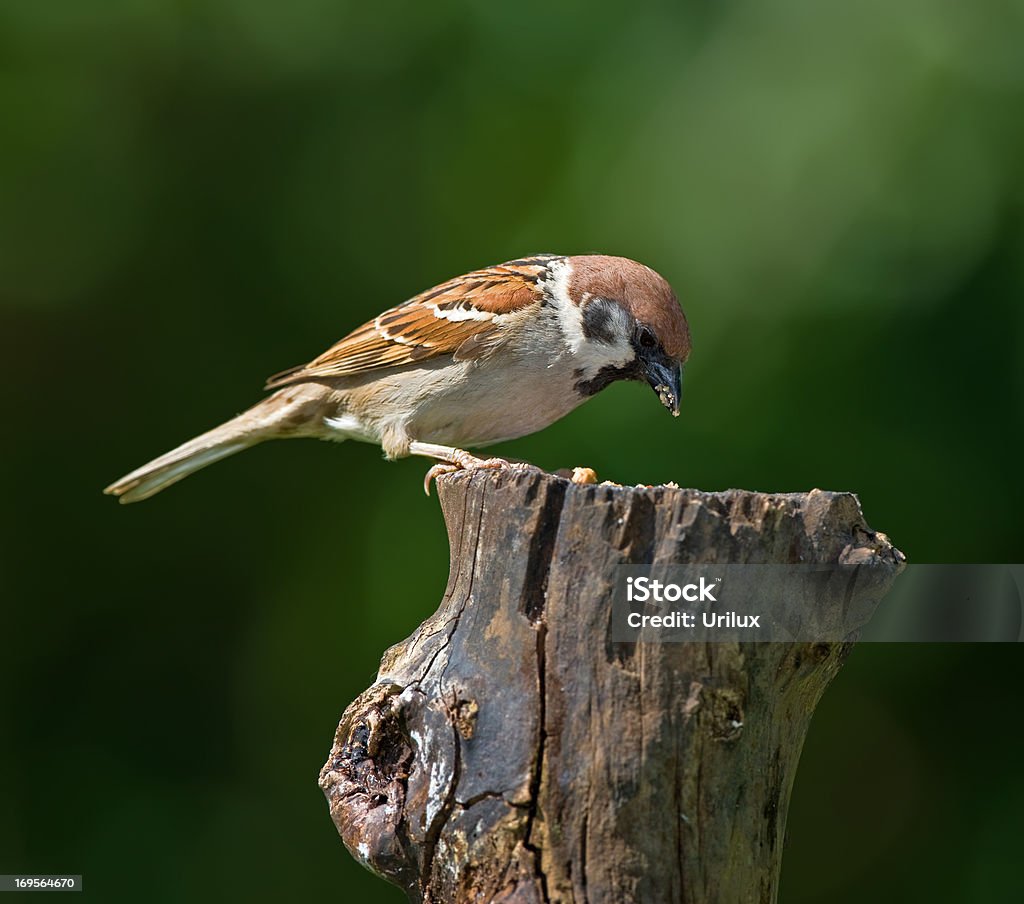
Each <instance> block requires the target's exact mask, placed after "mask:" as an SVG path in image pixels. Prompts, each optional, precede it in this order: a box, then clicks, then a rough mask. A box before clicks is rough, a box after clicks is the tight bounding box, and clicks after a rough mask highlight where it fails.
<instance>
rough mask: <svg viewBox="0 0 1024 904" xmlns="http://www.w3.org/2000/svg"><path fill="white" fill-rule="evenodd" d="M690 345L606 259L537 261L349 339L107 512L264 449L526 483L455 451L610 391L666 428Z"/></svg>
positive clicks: (652, 299)
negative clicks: (271, 443) (627, 396)
mask: <svg viewBox="0 0 1024 904" xmlns="http://www.w3.org/2000/svg"><path fill="white" fill-rule="evenodd" d="M689 354H690V329H689V326H688V324H687V321H686V317H685V315H684V314H683V311H682V309H681V308H680V306H679V302H678V301H677V299H676V296H675V294H674V293H673V291H672V288H671V287H670V286H669V284H668V283H667V282H666V281H665V280H664V279H663V278H662V277H661V276H659V275H658V274H657V273H655V272H654V271H653V270H651V269H650V268H649V267H646V266H644V265H643V264H639V263H637V262H636V261H632V260H628V259H627V258H623V257H610V256H607V255H601V254H593V255H574V256H566V255H557V254H538V255H535V256H532V257H524V258H520V259H518V260H512V261H507V262H506V263H503V264H498V265H496V266H493V267H485V268H484V269H482V270H474V271H472V272H471V273H466V274H465V275H463V276H457V277H455V278H454V279H450V280H448V281H447V282H444V283H441V284H440V285H438V286H435V287H434V288H432V289H428V290H427V291H426V292H423V293H421V294H420V295H417V296H415V297H414V298H411V299H409V300H408V301H406V302H405V303H404V304H400V305H398V306H397V307H393V308H390V309H389V310H387V311H384V313H382V314H380V315H379V316H378V317H376V318H375V319H374V320H371V321H370V322H368V323H365V324H363V326H361V327H359V328H358V329H356V330H354V331H353V332H351V333H349V334H348V335H347V336H345V338H344V339H341V340H340V341H339V342H337V343H336V344H334V345H333V346H331V347H330V348H329V349H328V350H327V351H325V352H324V353H323V354H322V355H320V356H319V357H318V358H314V359H313V360H312V361H310V362H309V363H308V364H303V365H300V366H298V367H293V368H290V369H289V370H286V371H283V372H281V373H279V374H275V375H274V376H272V377H270V379H269V380H267V383H266V387H265V388H266V389H268V390H273V393H272V394H271V395H269V396H267V397H266V398H264V399H263V400H262V401H261V402H258V403H257V404H256V405H254V406H253V407H252V408H249V409H248V410H247V411H243V412H242V413H241V414H239V415H238V416H237V417H234V418H232V419H231V420H229V421H227V422H226V423H224V424H222V425H221V426H219V427H215V428H214V429H213V430H210V431H208V432H207V433H203V434H202V435H201V436H197V437H196V438H195V439H192V440H189V441H188V442H187V443H184V444H183V445H181V446H178V447H177V448H176V449H172V450H171V451H170V452H168V453H167V454H166V455H161V456H160V457H159V458H157V459H154V460H153V461H151V462H149V463H148V464H146V465H143V466H142V467H141V468H138V469H137V470H135V471H132V472H131V473H130V474H128V475H126V476H124V477H122V478H121V479H120V480H118V481H116V482H115V483H112V484H111V485H110V486H109V487H107V488H106V490H105V491H104V492H106V493H108V494H110V495H112V496H117V497H119V498H120V501H121V502H139V501H140V500H143V499H148V498H149V497H150V496H152V495H154V494H155V493H158V492H160V490H162V489H164V488H165V487H168V486H170V485H171V484H172V483H176V482H177V481H179V480H181V479H182V478H184V477H187V476H188V475H189V474H192V473H193V472H195V471H198V470H199V469H200V468H205V467H206V466H207V465H210V464H213V463H214V462H215V461H219V460H220V459H222V458H227V457H228V456H229V455H234V454H235V453H236V452H241V451H242V450H243V449H247V448H249V447H250V446H253V445H256V444H257V443H261V442H263V441H265V440H269V439H290V438H292V437H312V438H314V439H324V440H335V441H341V440H361V441H364V442H371V443H376V444H378V445H380V446H381V447H382V449H383V451H384V455H385V457H386V458H388V459H392V460H393V459H397V458H403V457H405V456H409V455H418V456H423V457H426V458H430V459H434V460H435V461H436V462H437V464H436V465H435V466H434V467H432V468H431V469H430V471H428V473H427V477H426V480H425V482H424V488H425V489H426V491H427V492H428V493H429V491H430V480H431V478H432V477H436V476H437V475H438V474H440V473H445V472H447V471H453V470H458V469H463V468H465V469H476V468H508V467H516V466H525V467H530V466H529V465H519V464H518V463H515V464H514V463H510V462H508V461H506V460H504V459H500V458H487V459H481V458H478V457H476V456H475V455H473V454H471V453H470V452H468V451H466V449H467V448H479V447H482V446H487V445H489V444H491V443H497V442H501V441H503V440H509V439H514V438H516V437H519V436H525V435H526V434H529V433H533V432H535V431H537V430H541V429H543V428H544V427H547V426H548V425H549V424H551V423H553V422H554V421H557V420H558V419H559V418H561V417H563V416H564V415H566V414H568V413H569V412H570V411H572V410H573V409H574V408H576V407H577V406H578V405H579V404H581V403H582V402H584V401H586V400H587V399H589V398H590V397H591V396H593V395H596V394H597V393H598V392H600V391H601V390H602V389H604V388H605V387H606V386H608V385H609V384H611V383H613V382H614V381H616V380H638V381H644V382H646V383H648V384H649V385H650V386H651V387H652V388H653V390H654V392H655V393H656V394H657V396H658V398H659V399H660V400H661V403H662V404H663V405H664V406H665V407H666V408H667V409H668V410H669V411H670V412H672V414H673V416H678V415H679V395H680V385H681V381H682V368H683V365H684V364H685V362H686V359H687V358H688V356H689Z"/></svg>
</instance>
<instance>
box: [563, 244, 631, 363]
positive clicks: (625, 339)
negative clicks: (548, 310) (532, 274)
mask: <svg viewBox="0 0 1024 904" xmlns="http://www.w3.org/2000/svg"><path fill="white" fill-rule="evenodd" d="M548 273H549V276H548V279H547V280H546V281H545V283H544V288H545V289H546V290H547V294H548V295H549V296H550V297H551V299H552V301H553V302H554V307H555V312H556V316H557V317H558V322H559V325H560V326H561V329H562V335H563V336H564V337H565V343H566V345H567V346H568V348H569V351H570V352H571V353H572V354H573V356H574V358H575V359H576V360H575V362H574V363H575V364H576V366H577V367H578V368H580V369H582V370H583V371H584V372H585V373H587V374H588V375H593V374H595V373H597V371H599V370H601V368H603V367H622V366H624V365H626V364H629V363H630V362H631V361H632V360H633V359H634V357H635V352H634V351H633V346H632V345H631V344H630V342H629V336H630V333H631V331H632V327H633V324H632V319H631V318H630V316H629V314H627V313H626V312H625V311H624V310H623V309H622V308H621V307H620V306H619V305H617V304H612V305H609V304H606V303H604V307H603V312H604V313H605V314H607V315H608V316H607V317H606V318H605V322H604V323H603V325H602V328H601V329H600V330H599V331H596V332H595V333H594V334H593V335H592V336H591V337H588V335H587V331H586V330H585V329H584V324H583V317H584V312H583V308H581V307H580V306H579V305H576V304H573V301H572V298H571V296H570V295H569V281H570V279H571V278H572V265H571V264H570V263H569V262H568V261H556V262H554V263H553V264H552V265H551V266H550V267H549V268H548ZM581 301H582V302H584V303H585V304H601V303H602V302H599V301H597V300H595V299H593V297H592V296H591V295H590V294H589V293H585V294H584V296H583V298H582V299H581Z"/></svg>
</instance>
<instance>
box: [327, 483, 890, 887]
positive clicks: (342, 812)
mask: <svg viewBox="0 0 1024 904" xmlns="http://www.w3.org/2000/svg"><path fill="white" fill-rule="evenodd" d="M438 491H439V495H440V499H441V505H442V509H443V511H444V516H445V520H446V522H447V525H448V531H449V538H450V541H451V575H450V578H449V582H448V588H447V591H446V592H445V596H444V599H443V600H442V603H441V606H440V608H439V609H438V611H437V612H436V613H435V614H434V615H433V616H431V617H430V618H429V619H427V621H425V622H424V623H423V624H422V625H421V626H420V628H419V630H417V631H416V633H415V634H413V636H412V637H410V638H408V639H407V640H405V641H403V642H402V643H400V644H398V645H396V646H394V647H392V648H391V649H390V650H388V652H387V653H386V654H385V655H384V658H383V661H382V662H381V667H380V672H379V677H378V680H377V682H376V683H375V684H374V685H373V686H372V687H371V688H369V689H368V690H367V691H365V692H364V693H363V694H362V695H360V697H359V698H358V699H357V700H355V701H354V702H353V703H352V704H351V705H350V706H349V707H348V709H347V710H346V711H345V714H344V716H343V717H342V720H341V724H340V725H339V727H338V732H337V735H336V737H335V742H334V747H333V749H332V751H331V755H330V759H329V760H328V762H327V764H326V765H325V766H324V769H323V771H322V773H321V777H320V783H321V786H322V787H323V789H324V792H325V794H326V795H327V799H328V801H329V803H330V809H331V815H332V817H333V819H334V822H335V824H336V825H337V827H338V830H339V832H340V833H341V836H342V839H343V840H344V842H345V844H346V846H347V847H348V849H349V850H350V851H351V852H352V854H353V855H354V856H356V857H357V858H358V859H359V860H360V861H361V862H362V863H364V864H365V865H366V866H367V867H368V868H370V869H371V870H373V871H374V872H376V873H378V874H379V875H381V876H383V877H385V878H387V879H388V880H390V881H392V882H394V883H396V884H397V885H399V886H401V887H402V888H404V889H405V890H406V891H407V892H408V894H409V897H410V900H412V901H426V902H468V901H502V902H522V904H526V902H547V901H559V902H577V904H582V902H589V904H598V902H608V904H621V902H631V901H637V902H686V904H698V902H726V904H737V902H748V901H749V902H754V901H757V902H770V901H774V900H775V896H776V888H777V880H778V875H779V868H780V862H781V853H782V843H783V835H784V830H785V820H786V810H787V806H788V802H789V796H790V789H791V787H792V783H793V777H794V771H795V769H796V764H797V760H798V758H799V755H800V749H801V747H802V744H803V740H804V736H805V734H806V731H807V727H808V723H809V721H810V718H811V714H812V712H813V710H814V707H815V705H816V703H817V701H818V699H819V698H820V696H821V694H822V692H823V691H824V689H825V687H826V686H827V685H828V683H829V682H830V681H831V680H832V678H833V677H834V676H835V675H836V673H837V671H838V669H839V668H840V666H841V664H842V662H843V660H844V659H845V657H846V655H847V654H848V653H849V651H850V648H851V644H849V643H817V644H769V643H742V644H734V643H733V644H730V643H708V644H696V643H672V644H667V643H666V644H647V643H643V644H621V643H619V644H616V643H613V642H612V640H611V633H610V632H611V628H610V606H609V599H610V592H611V591H610V580H611V577H610V576H611V573H612V569H613V567H614V566H615V565H618V564H622V563H648V562H659V563H662V562H674V563H697V562H717V563H763V562H779V563H793V562H823V563H833V562H872V563H876V564H877V563H882V564H883V571H884V570H885V568H884V566H886V565H887V566H888V567H889V569H890V571H891V575H892V577H895V575H896V573H897V572H898V571H899V568H900V567H901V562H902V556H901V555H900V553H899V552H898V551H897V550H895V549H894V548H893V546H892V545H891V544H890V543H889V541H888V539H887V538H886V537H885V536H884V535H883V534H879V533H875V532H874V531H872V530H870V528H868V527H867V526H866V525H865V523H864V519H863V516H862V515H861V511H860V506H859V504H858V501H857V499H856V497H854V496H853V495H851V494H848V493H827V492H822V491H819V490H815V491H812V492H810V493H807V494H791V495H770V494H762V493H750V492H740V491H729V492H724V493H700V492H696V491H694V490H682V489H676V488H670V487H654V488H628V487H609V486H578V485H575V484H572V483H570V482H569V481H567V480H564V479H561V478H557V477H553V476H551V475H546V474H539V473H533V472H528V473H522V472H520V473H494V472H477V473H473V474H467V473H461V474H455V475H452V476H450V477H445V478H442V479H441V480H440V481H439V485H438Z"/></svg>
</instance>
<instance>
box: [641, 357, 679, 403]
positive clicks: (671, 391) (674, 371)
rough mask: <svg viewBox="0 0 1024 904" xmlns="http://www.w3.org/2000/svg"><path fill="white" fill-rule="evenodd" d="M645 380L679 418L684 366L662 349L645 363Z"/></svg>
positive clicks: (646, 359) (647, 358) (645, 360)
mask: <svg viewBox="0 0 1024 904" xmlns="http://www.w3.org/2000/svg"><path fill="white" fill-rule="evenodd" d="M643 374H644V379H646V380H647V382H648V383H650V385H651V389H653V390H654V391H655V392H656V393H657V394H658V398H659V399H660V400H661V404H662V405H664V406H665V407H666V408H667V409H668V410H669V411H671V412H672V417H679V396H680V394H681V393H682V385H683V366H682V365H681V364H680V363H679V362H678V361H676V360H675V359H674V358H670V357H669V356H668V355H666V354H665V353H664V352H663V351H661V350H660V349H659V350H658V351H655V352H653V353H652V354H651V355H649V356H647V357H646V358H645V359H644V361H643Z"/></svg>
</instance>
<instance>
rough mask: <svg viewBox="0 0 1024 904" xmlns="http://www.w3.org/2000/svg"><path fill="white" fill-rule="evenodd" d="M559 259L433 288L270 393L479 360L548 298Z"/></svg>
mask: <svg viewBox="0 0 1024 904" xmlns="http://www.w3.org/2000/svg"><path fill="white" fill-rule="evenodd" d="M554 259H555V255H538V256H536V257H531V258H523V259H521V260H515V261H508V262H507V263H504V264H498V265H496V266H494V267H487V268H485V269H483V270H474V271H473V272H472V273H467V274H465V275H464V276H457V277H455V279H450V280H448V282H445V283H442V284H441V285H439V286H435V287H434V288H433V289H428V290H427V291H426V292H423V293H421V294H420V295H417V296H416V297H415V298H411V299H409V301H407V302H405V303H404V304H400V305H399V306H398V307H395V308H391V309H390V310H387V311H385V312H384V313H383V314H381V315H380V316H379V317H377V318H375V319H374V320H371V321H369V322H368V323H364V324H363V325H362V326H360V327H358V328H357V329H355V330H353V331H352V332H351V333H349V334H348V335H347V336H346V337H345V338H344V339H342V340H341V341H339V342H337V343H335V344H334V345H333V346H331V348H329V349H328V350H327V351H326V352H324V353H323V354H322V355H320V357H318V358H315V359H314V360H313V361H311V362H310V363H309V364H306V365H300V366H299V367H294V368H292V369H290V370H286V371H282V372H281V373H279V374H274V376H272V377H271V378H270V379H269V380H267V386H266V388H267V389H276V388H278V387H279V386H285V385H287V384H289V383H298V382H301V381H302V380H315V379H325V378H331V377H344V376H351V375H353V374H360V373H365V372H367V371H372V370H379V369H381V368H384V367H397V366H399V365H402V364H412V363H415V362H417V361H424V360H427V359H429V358H434V357H436V356H438V355H454V356H455V357H456V358H458V359H460V360H461V359H470V358H479V357H482V356H483V355H486V354H487V353H488V352H490V351H491V350H493V348H494V347H495V346H496V344H497V343H499V342H500V337H501V325H502V323H503V322H504V321H505V320H507V318H508V317H509V316H510V315H515V314H516V313H518V312H520V311H522V310H524V309H525V308H528V307H529V306H530V305H531V304H534V303H535V302H537V301H538V300H539V298H540V290H539V289H538V288H537V281H538V279H539V278H541V277H542V276H543V275H544V272H545V270H546V269H547V266H548V264H549V263H550V262H551V261H552V260H554Z"/></svg>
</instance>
